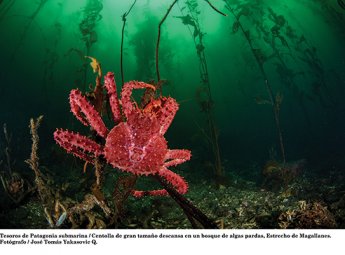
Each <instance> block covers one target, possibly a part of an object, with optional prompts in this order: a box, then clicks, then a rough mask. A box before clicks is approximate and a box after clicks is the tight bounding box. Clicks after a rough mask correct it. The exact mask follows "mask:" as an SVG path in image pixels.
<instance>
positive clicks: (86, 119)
mask: <svg viewBox="0 0 345 255" xmlns="http://www.w3.org/2000/svg"><path fill="white" fill-rule="evenodd" d="M69 102H70V105H71V111H72V113H73V114H74V116H75V117H76V118H77V119H78V120H79V121H80V122H81V123H83V124H84V125H85V126H88V124H90V126H91V127H92V128H93V129H94V130H95V131H96V132H97V134H98V135H100V136H101V137H106V135H107V134H108V129H107V127H106V126H105V124H104V122H103V120H102V119H101V116H100V115H99V114H98V112H97V111H96V110H95V108H94V107H93V106H92V105H91V104H90V103H89V102H88V101H87V100H86V98H85V97H84V96H83V95H82V94H81V92H80V91H79V90H77V89H73V90H72V91H71V93H70V95H69Z"/></svg>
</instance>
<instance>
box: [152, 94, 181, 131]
mask: <svg viewBox="0 0 345 255" xmlns="http://www.w3.org/2000/svg"><path fill="white" fill-rule="evenodd" d="M161 104H162V106H161V109H160V110H159V111H157V113H156V115H157V118H158V121H159V123H160V126H161V128H160V131H159V132H160V134H161V135H164V134H165V132H166V131H167V130H168V128H169V127H170V125H171V122H172V121H173V119H174V117H175V114H176V112H177V110H178V103H177V102H176V100H175V99H174V98H171V97H163V98H161Z"/></svg>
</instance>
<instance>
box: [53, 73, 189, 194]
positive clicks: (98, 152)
mask: <svg viewBox="0 0 345 255" xmlns="http://www.w3.org/2000/svg"><path fill="white" fill-rule="evenodd" d="M104 86H105V87H106V90H107V92H108V97H109V103H110V108H111V111H112V115H113V120H114V122H115V126H114V127H113V128H112V129H111V130H110V131H109V130H108V128H107V127H106V126H105V124H104V122H103V120H102V118H101V116H100V115H99V113H98V112H97V111H96V110H95V109H94V107H93V106H92V105H91V104H90V103H89V102H88V100H87V99H86V98H85V97H84V96H83V95H82V94H81V92H80V91H79V90H77V89H74V90H72V91H71V93H70V98H69V99H70V105H71V111H72V112H73V114H74V115H75V117H76V118H77V119H78V120H79V121H80V122H81V123H83V124H84V125H86V126H88V125H90V126H91V127H92V129H94V130H95V131H96V132H97V134H98V135H99V136H101V137H103V138H104V139H105V144H104V145H100V144H98V143H96V142H95V141H93V140H91V139H89V138H87V137H85V136H82V135H80V134H78V133H75V132H71V131H68V130H62V129H57V130H56V131H55V133H54V139H55V141H56V142H57V143H58V144H59V145H60V146H61V147H63V148H64V149H65V150H66V151H67V152H69V153H72V154H74V155H75V156H77V157H79V158H81V159H83V160H85V161H87V162H89V163H94V160H95V158H96V157H99V156H103V157H104V158H105V159H106V161H107V162H108V163H109V164H111V165H112V166H113V167H114V168H118V169H120V170H121V171H125V172H129V173H132V174H135V175H159V176H161V177H162V178H164V179H165V180H166V181H167V182H168V183H170V184H171V185H172V186H173V187H174V188H175V189H176V191H177V192H179V193H180V194H184V193H186V192H187V189H188V185H187V183H186V182H185V180H184V179H183V178H182V177H181V176H179V175H178V174H176V173H174V172H172V171H170V170H169V169H168V167H170V166H175V165H178V164H181V163H183V162H185V161H187V160H189V159H190V157H191V152H190V151H189V150H170V149H168V145H167V141H166V139H165V138H164V134H165V132H166V131H167V129H168V128H169V126H170V124H171V122H172V120H173V119H174V117H175V114H176V112H177V110H178V104H177V102H176V101H175V99H173V98H171V97H159V98H157V99H155V98H152V99H151V101H150V102H149V103H148V104H147V105H146V106H144V107H143V108H139V107H138V105H137V104H136V102H134V101H132V100H131V95H132V90H133V89H149V88H150V89H155V87H154V86H152V85H150V84H147V83H144V82H138V81H130V82H127V83H125V84H124V86H123V88H122V91H121V100H119V99H118V96H117V92H116V84H115V80H114V74H113V73H111V72H109V73H108V74H107V75H106V76H105V77H104ZM132 194H133V195H134V196H136V197H142V196H144V195H154V196H159V195H167V194H168V193H167V191H166V190H165V189H161V190H151V191H138V190H134V191H133V192H132Z"/></svg>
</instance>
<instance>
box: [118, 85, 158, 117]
mask: <svg viewBox="0 0 345 255" xmlns="http://www.w3.org/2000/svg"><path fill="white" fill-rule="evenodd" d="M145 88H150V89H153V90H156V88H155V86H153V85H151V84H148V83H145V82H141V81H130V82H126V83H125V84H124V85H123V88H122V92H121V105H122V111H123V113H124V115H125V116H126V118H128V116H129V115H130V113H131V112H132V111H133V109H134V106H133V103H132V101H131V95H132V90H133V89H145Z"/></svg>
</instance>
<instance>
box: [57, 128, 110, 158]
mask: <svg viewBox="0 0 345 255" xmlns="http://www.w3.org/2000/svg"><path fill="white" fill-rule="evenodd" d="M54 139H55V141H56V142H57V144H59V145H60V146H61V147H62V148H64V149H65V150H66V151H67V152H68V153H71V154H74V155H75V156H77V157H79V158H81V159H83V160H85V161H87V162H89V163H93V160H94V157H97V156H99V155H100V154H102V151H103V149H102V146H101V145H99V144H98V143H96V142H94V141H93V140H91V139H89V138H87V137H85V136H82V135H80V134H78V133H74V132H70V131H67V130H63V129H57V130H56V131H55V132H54ZM85 152H88V153H85ZM90 154H91V155H90ZM92 154H93V155H92Z"/></svg>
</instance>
